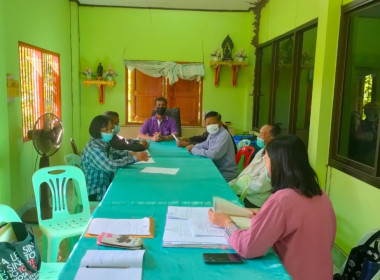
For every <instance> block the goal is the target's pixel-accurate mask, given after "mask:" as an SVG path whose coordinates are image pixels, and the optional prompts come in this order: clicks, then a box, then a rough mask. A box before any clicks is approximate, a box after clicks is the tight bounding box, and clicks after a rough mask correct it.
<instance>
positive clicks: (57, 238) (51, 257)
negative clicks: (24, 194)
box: [32, 165, 90, 262]
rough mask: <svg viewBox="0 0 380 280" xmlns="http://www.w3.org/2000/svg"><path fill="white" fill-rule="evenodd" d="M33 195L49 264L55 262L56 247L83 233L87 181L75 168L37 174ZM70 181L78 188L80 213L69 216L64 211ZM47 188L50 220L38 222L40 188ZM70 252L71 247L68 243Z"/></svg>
mask: <svg viewBox="0 0 380 280" xmlns="http://www.w3.org/2000/svg"><path fill="white" fill-rule="evenodd" d="M32 181H33V189H34V195H35V197H36V206H37V215H38V223H39V226H40V229H41V231H42V233H43V234H42V237H43V239H42V241H43V244H44V246H43V247H44V248H43V249H44V251H47V252H46V254H44V256H46V260H47V261H48V262H51V261H56V260H57V256H58V249H59V244H60V243H61V241H62V240H63V239H65V238H68V237H76V236H79V235H80V234H82V232H83V231H84V230H85V228H86V225H87V223H88V221H89V220H90V207H89V203H88V196H87V189H86V181H85V177H84V174H83V171H82V170H81V169H79V168H78V167H75V166H69V165H61V166H53V167H46V168H42V169H39V170H37V171H36V172H35V173H34V175H33V178H32ZM69 181H72V182H73V183H74V184H77V185H78V191H79V194H80V197H81V199H82V205H83V211H82V212H80V213H74V214H70V213H69V211H68V207H67V196H66V190H67V184H68V182H69ZM41 184H46V185H47V186H48V187H49V189H50V193H51V203H52V215H51V217H52V218H50V219H45V220H43V219H42V218H41V209H40V205H41V204H40V202H41V201H40V187H41ZM70 245H71V249H72V247H73V245H74V243H73V239H71V240H70Z"/></svg>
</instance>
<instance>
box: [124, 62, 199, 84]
mask: <svg viewBox="0 0 380 280" xmlns="http://www.w3.org/2000/svg"><path fill="white" fill-rule="evenodd" d="M125 66H126V67H127V68H128V70H129V71H133V70H135V69H137V70H139V71H141V72H143V73H144V74H145V75H148V76H151V77H156V78H157V77H166V78H168V80H169V84H171V85H172V84H174V83H175V82H177V81H178V79H179V78H181V79H183V80H197V81H198V82H199V81H200V80H201V78H202V77H203V76H204V75H205V69H204V65H203V63H188V64H177V63H175V62H172V61H139V60H125Z"/></svg>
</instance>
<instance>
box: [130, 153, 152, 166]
mask: <svg viewBox="0 0 380 280" xmlns="http://www.w3.org/2000/svg"><path fill="white" fill-rule="evenodd" d="M145 152H147V153H148V155H149V159H148V160H147V161H143V160H140V161H138V162H135V164H144V163H156V162H155V161H154V159H153V158H152V157H151V156H150V153H149V152H148V151H145Z"/></svg>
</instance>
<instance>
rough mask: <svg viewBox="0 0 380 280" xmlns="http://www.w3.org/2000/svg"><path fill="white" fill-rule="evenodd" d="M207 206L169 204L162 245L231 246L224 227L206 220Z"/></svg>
mask: <svg viewBox="0 0 380 280" xmlns="http://www.w3.org/2000/svg"><path fill="white" fill-rule="evenodd" d="M209 209H210V208H208V207H174V206H169V207H168V212H167V216H166V225H165V232H164V236H163V246H164V247H198V248H231V247H230V245H229V243H228V241H227V239H226V238H225V237H224V229H223V228H220V227H216V226H213V225H212V224H211V223H210V222H209V220H208V210H209Z"/></svg>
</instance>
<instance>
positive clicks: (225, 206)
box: [213, 196, 251, 229]
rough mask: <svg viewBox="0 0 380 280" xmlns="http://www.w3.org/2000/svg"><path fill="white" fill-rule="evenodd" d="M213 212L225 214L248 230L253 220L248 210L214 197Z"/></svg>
mask: <svg viewBox="0 0 380 280" xmlns="http://www.w3.org/2000/svg"><path fill="white" fill-rule="evenodd" d="M213 210H214V212H215V213H225V214H227V215H229V216H230V217H231V219H232V220H233V221H234V222H235V223H236V224H237V225H238V226H239V227H240V228H242V229H248V228H249V227H250V225H251V219H250V218H248V217H247V216H248V215H249V214H251V211H249V210H248V209H247V208H244V207H241V206H239V205H236V204H234V203H232V202H231V201H228V200H226V199H224V198H221V197H218V196H214V197H213Z"/></svg>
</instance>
